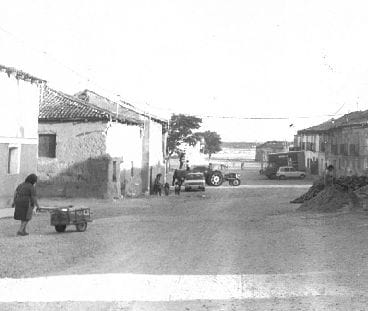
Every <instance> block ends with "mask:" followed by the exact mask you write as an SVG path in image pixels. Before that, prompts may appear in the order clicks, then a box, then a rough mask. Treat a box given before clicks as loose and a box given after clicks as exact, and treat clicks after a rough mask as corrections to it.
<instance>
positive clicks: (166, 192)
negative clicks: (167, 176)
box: [164, 182, 170, 196]
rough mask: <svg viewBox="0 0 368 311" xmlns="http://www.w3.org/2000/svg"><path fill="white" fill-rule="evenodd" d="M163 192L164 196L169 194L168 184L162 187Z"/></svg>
mask: <svg viewBox="0 0 368 311" xmlns="http://www.w3.org/2000/svg"><path fill="white" fill-rule="evenodd" d="M164 192H165V195H166V196H168V195H169V194H170V184H169V183H168V182H167V183H165V185H164Z"/></svg>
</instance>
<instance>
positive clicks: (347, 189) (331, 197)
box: [291, 176, 368, 211]
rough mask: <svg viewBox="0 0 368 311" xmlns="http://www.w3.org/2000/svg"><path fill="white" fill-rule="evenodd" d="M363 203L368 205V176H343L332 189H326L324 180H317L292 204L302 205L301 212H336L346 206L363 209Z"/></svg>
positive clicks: (335, 181)
mask: <svg viewBox="0 0 368 311" xmlns="http://www.w3.org/2000/svg"><path fill="white" fill-rule="evenodd" d="M363 201H364V202H367V205H368V176H342V177H339V178H336V179H335V180H334V184H333V185H332V186H330V187H325V185H324V182H323V178H321V179H319V180H317V181H316V182H314V183H313V185H312V187H310V188H309V190H308V191H307V192H306V193H304V194H303V195H302V196H300V197H299V198H296V199H295V200H293V201H291V203H302V204H301V206H300V207H299V208H298V210H301V211H306V210H315V211H335V210H338V209H341V208H343V207H345V206H348V207H349V208H350V209H351V208H353V207H361V206H362V205H363V203H362V202H363Z"/></svg>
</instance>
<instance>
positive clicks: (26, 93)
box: [0, 72, 40, 144]
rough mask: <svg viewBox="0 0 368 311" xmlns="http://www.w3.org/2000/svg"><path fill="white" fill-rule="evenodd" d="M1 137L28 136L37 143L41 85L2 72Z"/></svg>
mask: <svg viewBox="0 0 368 311" xmlns="http://www.w3.org/2000/svg"><path fill="white" fill-rule="evenodd" d="M0 90H1V92H0V137H8V138H28V139H33V140H35V142H34V143H36V144H37V137H38V135H37V131H38V109H39V98H40V86H39V85H37V84H36V83H33V84H32V83H30V82H26V81H23V80H17V79H16V78H15V77H14V76H12V75H11V76H10V77H8V75H7V74H6V73H3V72H0Z"/></svg>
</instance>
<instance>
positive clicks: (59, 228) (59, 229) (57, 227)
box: [55, 225, 66, 232]
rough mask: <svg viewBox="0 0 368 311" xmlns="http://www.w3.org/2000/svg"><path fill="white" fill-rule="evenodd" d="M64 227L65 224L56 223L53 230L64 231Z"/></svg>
mask: <svg viewBox="0 0 368 311" xmlns="http://www.w3.org/2000/svg"><path fill="white" fill-rule="evenodd" d="M65 229H66V225H56V226H55V230H56V231H57V232H64V231H65Z"/></svg>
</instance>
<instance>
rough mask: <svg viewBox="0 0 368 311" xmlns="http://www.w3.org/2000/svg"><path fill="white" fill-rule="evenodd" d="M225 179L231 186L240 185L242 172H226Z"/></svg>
mask: <svg viewBox="0 0 368 311" xmlns="http://www.w3.org/2000/svg"><path fill="white" fill-rule="evenodd" d="M224 180H226V181H228V182H229V185H230V186H239V185H240V174H237V173H228V174H225V175H224Z"/></svg>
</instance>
